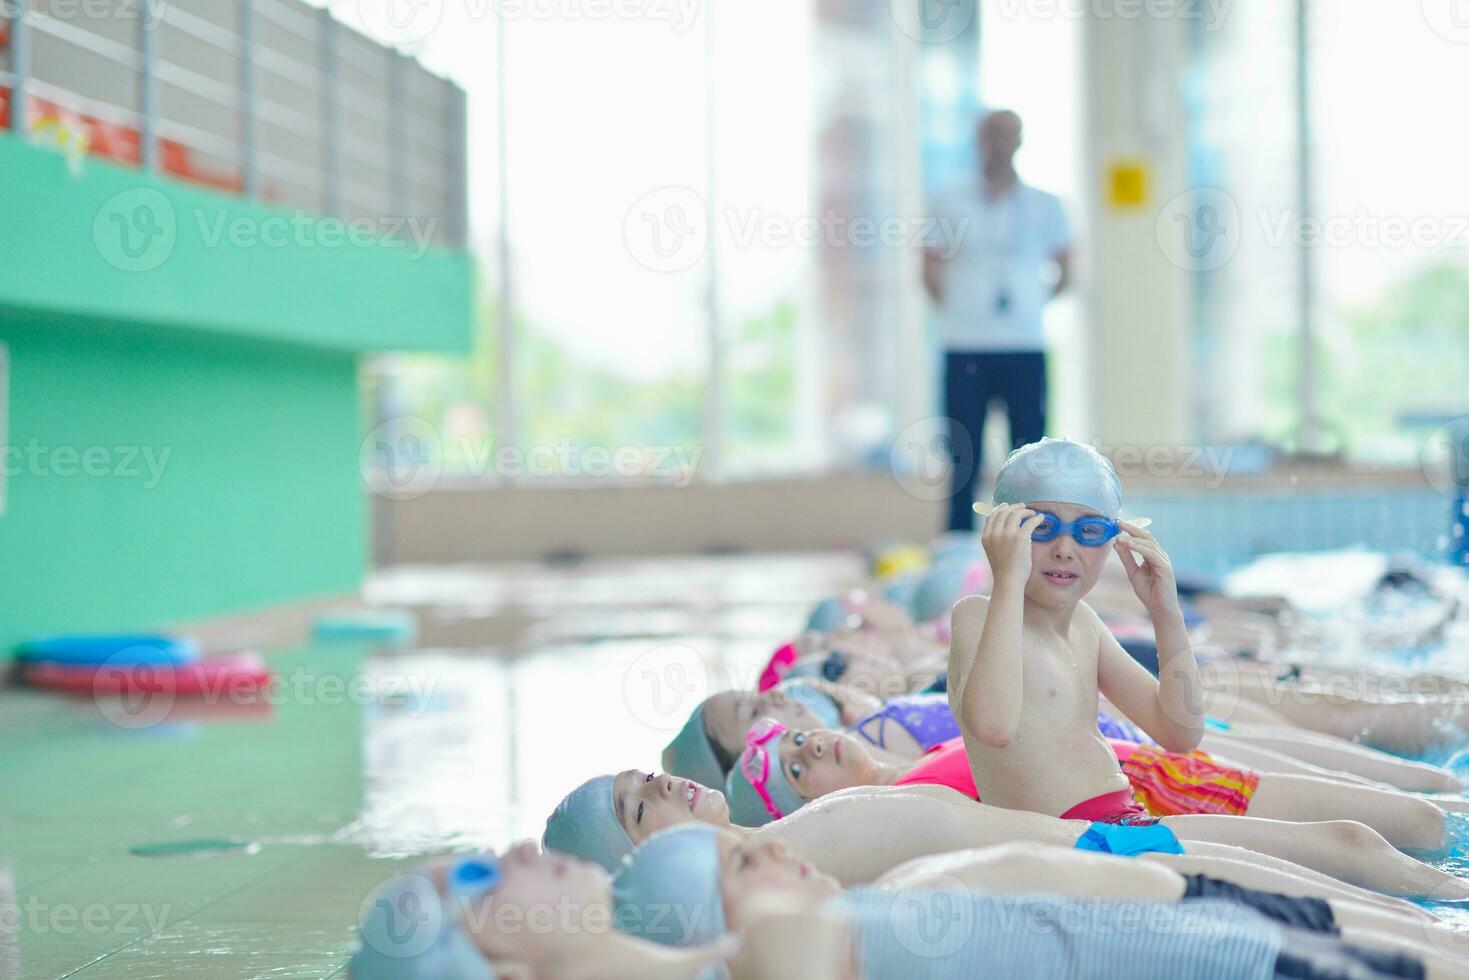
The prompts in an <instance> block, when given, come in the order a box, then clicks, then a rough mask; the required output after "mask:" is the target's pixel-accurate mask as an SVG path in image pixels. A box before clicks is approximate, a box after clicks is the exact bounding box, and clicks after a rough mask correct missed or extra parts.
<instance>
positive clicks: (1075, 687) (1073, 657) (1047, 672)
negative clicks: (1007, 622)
mask: <svg viewBox="0 0 1469 980" xmlns="http://www.w3.org/2000/svg"><path fill="white" fill-rule="evenodd" d="M1026 639H1027V640H1029V641H1030V642H1028V643H1027V644H1026V649H1025V659H1024V665H1023V668H1022V670H1023V673H1022V677H1023V679H1024V683H1025V699H1026V701H1027V702H1031V703H1036V702H1040V703H1049V704H1051V705H1053V706H1054V708H1055V709H1056V710H1065V708H1067V707H1071V706H1074V705H1078V704H1087V703H1089V704H1091V705H1093V706H1094V705H1095V703H1096V698H1097V693H1096V692H1097V658H1096V655H1095V654H1089V653H1088V652H1087V651H1085V650H1083V649H1080V648H1079V645H1078V644H1072V643H1066V642H1064V641H1061V640H1057V639H1055V638H1054V637H1051V638H1046V639H1044V640H1035V639H1034V638H1032V637H1027V638H1026Z"/></svg>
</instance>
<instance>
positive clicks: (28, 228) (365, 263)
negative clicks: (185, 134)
mask: <svg viewBox="0 0 1469 980" xmlns="http://www.w3.org/2000/svg"><path fill="white" fill-rule="evenodd" d="M0 177H3V179H0V305H7V306H14V307H19V308H23V309H33V310H50V311H54V312H58V313H62V314H81V315H86V316H90V317H92V318H94V319H97V320H100V321H105V322H108V323H109V324H111V325H112V326H113V327H114V328H115V327H116V326H118V325H120V324H121V323H123V322H126V323H140V324H157V325H166V326H174V327H178V328H180V329H185V330H188V331H190V332H194V333H209V334H214V335H222V336H243V337H253V338H257V339H262V340H274V341H281V342H286V343H292V344H305V345H310V346H314V347H323V348H331V349H335V350H351V351H372V350H439V351H466V350H468V349H469V345H470V326H471V315H472V311H471V306H472V291H473V290H472V284H473V277H472V274H471V270H472V260H471V258H470V257H469V256H468V255H467V254H464V253H460V252H451V251H444V250H440V249H429V250H427V251H421V250H420V249H419V248H418V247H417V246H415V245H413V244H412V236H411V235H409V234H408V233H406V232H405V233H404V234H403V235H402V236H399V238H398V239H395V240H393V241H388V242H377V243H374V242H373V241H371V240H369V241H365V242H364V241H355V242H354V241H351V240H348V239H347V237H346V236H345V235H340V234H338V232H339V231H340V230H341V226H340V224H339V223H329V224H328V225H326V226H322V227H315V226H313V225H311V223H310V222H309V220H308V219H307V216H306V215H304V214H302V213H300V212H296V211H290V210H285V209H280V208H272V207H266V206H264V205H260V204H257V203H255V202H253V201H248V200H245V199H243V198H234V197H225V196H222V195H219V194H214V193H211V192H209V191H207V190H200V189H197V188H194V187H190V186H188V185H184V184H179V183H176V182H172V181H168V180H161V179H159V178H156V177H153V176H150V175H148V174H144V173H140V172H139V171H136V170H126V169H123V168H120V167H115V166H111V165H109V164H105V163H99V162H97V161H95V160H87V161H86V162H85V163H84V164H83V165H82V169H81V171H80V173H73V172H72V171H71V170H70V169H69V168H68V166H67V163H66V160H65V159H64V158H63V157H62V156H61V155H60V154H58V153H55V152H53V151H50V150H47V149H43V148H38V147H34V146H30V145H28V144H26V143H24V142H22V141H20V140H17V139H15V138H13V137H9V136H0ZM140 229H143V230H140ZM383 230H384V231H385V232H390V231H391V230H392V226H391V223H389V224H386V225H384V226H383ZM124 233H125V234H126V236H127V239H126V241H125V240H124V238H123V235H124ZM129 248H130V249H132V250H134V251H135V252H136V255H133V254H130V252H129V250H128V249H129Z"/></svg>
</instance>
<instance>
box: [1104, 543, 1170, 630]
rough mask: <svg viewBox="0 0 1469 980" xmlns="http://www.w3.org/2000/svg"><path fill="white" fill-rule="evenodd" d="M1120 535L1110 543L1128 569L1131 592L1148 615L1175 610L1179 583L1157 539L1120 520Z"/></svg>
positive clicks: (1124, 566) (1123, 565)
mask: <svg viewBox="0 0 1469 980" xmlns="http://www.w3.org/2000/svg"><path fill="white" fill-rule="evenodd" d="M1118 525H1119V526H1120V527H1121V528H1122V530H1123V532H1124V533H1122V534H1119V535H1118V536H1117V540H1116V541H1114V542H1113V543H1112V546H1113V547H1114V548H1115V549H1117V557H1119V558H1121V559H1122V567H1123V568H1124V569H1125V570H1126V571H1127V578H1128V581H1130V582H1132V591H1133V592H1135V593H1136V594H1137V597H1138V599H1140V600H1141V601H1142V604H1143V606H1144V608H1146V609H1147V611H1148V614H1149V615H1152V616H1154V617H1155V618H1156V616H1157V615H1159V614H1163V613H1169V612H1174V613H1176V612H1177V611H1178V584H1177V583H1176V582H1175V581H1174V578H1173V562H1172V561H1170V560H1169V559H1168V554H1167V552H1165V551H1164V550H1163V548H1162V546H1161V545H1159V544H1158V539H1157V538H1154V537H1153V536H1152V535H1151V534H1149V533H1148V532H1147V531H1144V530H1143V529H1142V528H1140V527H1137V526H1136V525H1133V524H1129V523H1127V522H1126V521H1119V522H1118Z"/></svg>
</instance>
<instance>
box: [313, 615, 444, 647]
mask: <svg viewBox="0 0 1469 980" xmlns="http://www.w3.org/2000/svg"><path fill="white" fill-rule="evenodd" d="M312 633H313V634H314V635H315V636H316V638H317V639H318V640H373V641H377V642H389V643H409V642H412V640H413V639H414V637H416V636H417V635H418V623H417V622H416V621H415V620H414V618H413V616H412V615H410V614H409V613H405V612H396V611H393V610H370V609H364V610H362V611H360V612H340V613H327V614H324V615H322V616H318V617H317V618H316V622H315V623H314V624H313V626H312Z"/></svg>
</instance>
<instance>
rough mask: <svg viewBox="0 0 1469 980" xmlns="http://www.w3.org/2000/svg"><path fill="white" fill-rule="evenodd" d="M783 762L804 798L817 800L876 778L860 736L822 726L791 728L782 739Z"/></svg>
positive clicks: (793, 784) (788, 777)
mask: <svg viewBox="0 0 1469 980" xmlns="http://www.w3.org/2000/svg"><path fill="white" fill-rule="evenodd" d="M780 765H781V768H782V769H784V770H785V775H786V779H787V780H789V781H790V784H791V785H792V786H793V787H795V790H796V792H797V793H799V794H800V795H801V799H803V800H814V799H816V798H817V797H821V796H825V795H826V794H828V793H835V792H836V791H837V790H841V789H848V788H850V787H852V786H870V785H872V783H873V782H874V780H875V779H876V778H877V776H876V767H875V765H874V763H873V761H872V756H871V754H870V753H868V751H867V749H866V747H865V746H863V744H862V742H861V741H860V740H859V739H855V738H853V737H851V736H850V735H847V734H844V733H842V732H833V731H830V730H828V729H824V728H819V729H814V730H810V731H796V730H795V729H792V730H791V731H789V732H787V733H786V735H785V737H784V738H782V739H781V740H780Z"/></svg>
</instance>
